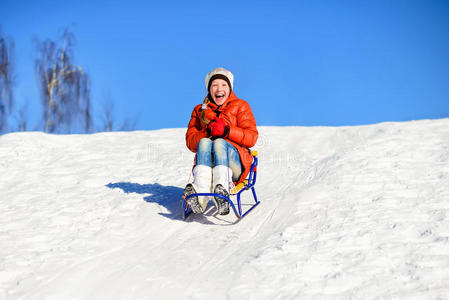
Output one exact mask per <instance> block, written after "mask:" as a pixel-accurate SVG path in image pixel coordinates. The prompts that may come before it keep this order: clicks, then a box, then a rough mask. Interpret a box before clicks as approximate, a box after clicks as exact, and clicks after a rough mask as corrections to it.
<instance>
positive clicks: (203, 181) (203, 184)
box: [184, 165, 212, 214]
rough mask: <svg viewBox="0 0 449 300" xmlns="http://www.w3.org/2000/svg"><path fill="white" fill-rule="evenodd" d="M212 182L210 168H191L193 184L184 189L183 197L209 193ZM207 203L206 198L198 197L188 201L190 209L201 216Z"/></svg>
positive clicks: (198, 166)
mask: <svg viewBox="0 0 449 300" xmlns="http://www.w3.org/2000/svg"><path fill="white" fill-rule="evenodd" d="M211 182H212V168H211V167H209V166H204V165H197V166H195V167H194V168H193V182H192V183H189V184H188V185H187V186H186V187H185V189H184V196H186V197H187V196H189V195H192V194H196V193H210V192H211ZM207 203H209V197H208V196H198V197H192V198H190V199H189V204H190V207H192V211H193V212H194V213H196V214H202V213H203V212H204V211H205V210H206V207H207Z"/></svg>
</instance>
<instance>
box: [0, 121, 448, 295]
mask: <svg viewBox="0 0 449 300" xmlns="http://www.w3.org/2000/svg"><path fill="white" fill-rule="evenodd" d="M259 132H260V137H259V140H258V143H257V145H256V147H254V149H257V150H258V151H259V158H260V160H259V168H258V179H257V184H256V191H257V194H258V197H259V200H260V201H261V204H260V205H259V206H258V207H257V208H256V209H255V210H254V211H252V212H251V213H250V214H249V215H248V216H246V217H245V218H244V219H242V220H241V221H240V222H235V221H236V218H235V216H234V215H233V214H232V213H231V214H230V215H228V216H225V217H223V216H219V215H217V214H216V211H215V208H214V206H213V204H212V202H211V203H210V206H209V209H208V210H207V212H206V213H205V215H193V216H191V217H190V218H189V219H187V220H186V221H183V220H182V219H181V210H180V197H181V194H182V191H183V188H184V186H185V184H186V183H187V181H188V180H189V174H190V171H191V168H192V162H193V157H194V154H193V153H191V152H189V151H188V150H187V148H186V146H185V142H184V134H185V129H164V130H156V131H149V132H130V133H123V132H122V133H100V134H93V135H48V134H44V133H37V132H34V133H13V134H7V135H3V136H1V137H0V174H1V175H0V176H1V181H0V216H1V217H0V245H1V247H0V299H108V300H109V299H261V298H262V299H307V298H310V299H315V298H321V299H335V298H337V299H339V298H340V299H348V298H357V299H384V298H401V299H416V298H418V299H438V298H443V299H448V298H449V185H448V183H449V119H440V120H423V121H412V122H404V123H382V124H376V125H370V126H358V127H335V128H334V127H308V128H306V127H259ZM247 194H248V195H249V194H250V192H247ZM244 200H245V201H248V202H249V201H251V200H252V199H251V198H250V197H245V199H244Z"/></svg>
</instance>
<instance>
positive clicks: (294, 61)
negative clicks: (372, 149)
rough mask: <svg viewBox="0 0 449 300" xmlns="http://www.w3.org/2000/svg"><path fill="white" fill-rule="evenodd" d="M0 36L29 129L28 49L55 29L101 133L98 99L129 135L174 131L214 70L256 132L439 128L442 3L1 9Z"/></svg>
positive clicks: (448, 47) (448, 90)
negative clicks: (7, 45) (248, 113)
mask: <svg viewBox="0 0 449 300" xmlns="http://www.w3.org/2000/svg"><path fill="white" fill-rule="evenodd" d="M0 26H1V27H2V31H3V34H4V35H6V36H9V37H11V38H12V39H13V40H14V42H15V46H16V51H15V63H16V75H17V76H16V88H15V97H16V100H17V101H18V102H20V103H24V102H25V101H27V102H28V104H27V105H28V115H29V118H30V123H31V126H30V127H33V125H34V126H37V124H38V121H39V116H40V112H41V108H40V102H39V101H40V100H39V92H38V90H37V85H36V78H35V74H34V69H33V60H34V58H35V51H34V46H33V43H32V39H33V37H38V38H39V39H40V40H44V39H46V38H51V39H53V40H56V39H57V38H58V37H59V36H60V35H61V33H62V31H63V29H64V28H66V27H69V28H70V29H71V30H72V32H73V33H74V34H75V36H76V48H75V62H76V63H77V64H78V65H80V66H82V67H84V68H85V69H87V71H88V73H89V75H90V77H91V81H92V88H91V89H92V100H93V102H94V115H95V117H96V120H95V121H96V123H97V124H98V125H99V126H100V127H101V120H100V118H99V117H100V115H101V106H102V103H104V102H105V101H106V99H107V98H108V97H109V98H111V99H112V100H113V101H114V102H115V115H116V119H118V121H119V122H120V121H121V120H124V119H125V118H129V119H136V120H137V123H136V129H140V130H151V129H158V128H173V127H185V126H186V125H187V123H188V120H189V117H190V113H191V110H192V108H193V106H194V105H196V104H198V103H200V102H202V100H203V98H204V96H205V94H206V89H205V86H204V77H205V75H206V73H207V72H208V71H209V70H210V69H212V68H214V67H219V66H222V67H225V68H227V69H229V70H231V71H232V72H233V73H234V76H235V82H234V91H235V92H236V94H237V96H238V97H240V98H242V99H245V100H247V101H248V102H249V103H250V105H251V106H252V108H253V112H254V115H255V117H256V120H257V123H258V125H299V126H317V125H319V126H341V125H360V124H371V123H377V122H383V121H407V120H415V119H427V118H443V117H449V1H447V0H439V1H437V0H429V1H424V0H423V1H415V0H407V1H405V0H403V1H399V0H397V1H345V0H342V1H336V0H329V1H158V2H153V1H84V0H81V1H73V2H68V1H21V0H1V2H0ZM20 105H21V104H18V105H17V106H20Z"/></svg>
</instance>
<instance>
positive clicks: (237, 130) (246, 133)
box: [186, 91, 259, 183]
mask: <svg viewBox="0 0 449 300" xmlns="http://www.w3.org/2000/svg"><path fill="white" fill-rule="evenodd" d="M208 107H209V108H210V109H211V111H213V112H214V113H215V114H216V115H217V116H218V117H219V118H221V119H223V121H224V123H225V125H227V126H229V135H228V137H227V138H226V141H228V142H229V143H231V144H232V145H233V146H234V147H235V148H236V149H237V150H238V152H239V155H240V161H241V163H242V167H243V168H242V169H243V170H242V174H241V175H240V178H239V180H238V181H237V182H236V183H239V182H242V181H243V180H245V178H246V176H247V175H248V173H249V171H250V167H251V164H252V162H253V157H252V156H251V153H250V151H249V148H251V147H253V146H254V145H255V144H256V142H257V137H258V136H259V133H258V132H257V127H256V120H255V119H254V116H253V113H252V111H251V107H250V106H249V104H248V103H247V102H246V101H245V100H242V99H239V98H237V96H236V95H235V94H234V92H232V91H231V93H230V95H229V97H228V99H226V101H225V103H223V104H222V105H221V106H218V105H216V104H215V103H214V102H210V103H209V105H208ZM209 108H208V109H209ZM200 114H201V104H198V105H197V106H195V108H194V109H193V112H192V116H191V117H190V122H189V125H188V127H187V133H186V144H187V148H189V149H190V151H192V152H194V153H196V150H197V147H198V143H199V142H200V140H201V139H202V138H205V137H209V135H208V133H207V125H205V124H203V123H202V122H201V119H200ZM207 116H208V118H209V119H211V113H210V112H209V113H208V114H207Z"/></svg>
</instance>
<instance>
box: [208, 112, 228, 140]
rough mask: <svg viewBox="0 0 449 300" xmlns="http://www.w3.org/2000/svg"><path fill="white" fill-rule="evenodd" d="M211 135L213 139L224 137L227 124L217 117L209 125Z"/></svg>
mask: <svg viewBox="0 0 449 300" xmlns="http://www.w3.org/2000/svg"><path fill="white" fill-rule="evenodd" d="M209 130H210V135H211V136H213V137H222V136H223V135H224V132H225V123H224V122H223V120H222V119H220V118H217V117H215V118H214V121H213V122H212V123H210V124H209Z"/></svg>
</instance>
